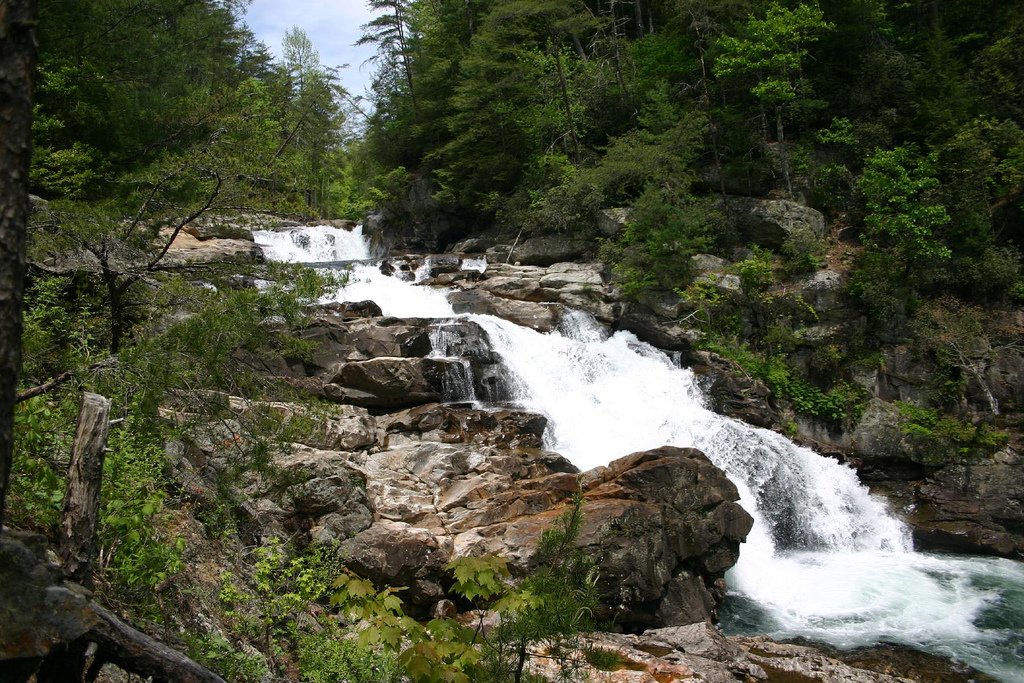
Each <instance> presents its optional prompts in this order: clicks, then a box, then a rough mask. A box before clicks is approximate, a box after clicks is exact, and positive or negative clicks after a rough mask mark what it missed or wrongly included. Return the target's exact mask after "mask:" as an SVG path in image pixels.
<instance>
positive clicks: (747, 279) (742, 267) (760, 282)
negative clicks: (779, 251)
mask: <svg viewBox="0 0 1024 683" xmlns="http://www.w3.org/2000/svg"><path fill="white" fill-rule="evenodd" d="M753 252H754V253H753V255H752V256H751V257H750V258H748V259H745V260H743V261H740V262H739V263H737V264H736V270H737V272H738V273H739V276H740V287H742V288H743V292H744V293H745V294H747V295H757V294H761V293H763V292H764V291H765V290H767V289H768V288H769V287H771V286H772V285H773V284H775V264H774V263H773V260H772V253H771V252H770V251H768V250H766V249H761V248H760V247H757V246H755V247H754V248H753Z"/></svg>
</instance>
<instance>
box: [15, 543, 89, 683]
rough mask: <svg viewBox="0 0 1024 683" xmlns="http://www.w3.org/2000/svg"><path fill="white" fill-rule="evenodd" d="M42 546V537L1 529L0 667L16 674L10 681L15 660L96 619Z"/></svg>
mask: <svg viewBox="0 0 1024 683" xmlns="http://www.w3.org/2000/svg"><path fill="white" fill-rule="evenodd" d="M46 547H47V546H46V538H45V537H43V536H33V535H27V534H17V533H15V532H11V531H9V530H6V529H5V530H4V532H3V535H0V671H4V672H9V673H11V674H15V676H14V679H13V680H22V679H21V678H18V677H17V675H16V674H17V673H18V672H19V668H18V667H19V662H18V661H17V660H24V661H25V663H26V664H31V663H32V660H35V659H36V658H39V657H45V656H46V655H48V654H50V652H51V651H53V650H54V648H56V647H59V646H60V645H62V644H67V643H70V642H72V641H74V640H75V639H77V638H78V637H79V636H82V635H84V634H85V633H86V632H87V631H89V630H90V629H91V628H92V627H93V626H95V625H96V623H98V621H99V620H98V618H97V616H96V614H95V613H94V612H93V611H92V609H90V607H89V602H88V600H87V599H86V597H85V592H84V591H82V590H81V589H80V588H79V589H77V590H76V589H75V587H73V586H70V585H65V584H64V582H63V579H62V574H61V570H60V567H58V566H56V565H54V564H51V563H50V562H49V560H48V559H47V555H46ZM12 660H13V661H12ZM32 671H33V669H32V668H31V666H30V667H29V668H28V669H27V670H26V671H25V672H24V675H25V677H26V678H27V676H28V674H29V673H31V672H32ZM0 678H3V676H2V675H0Z"/></svg>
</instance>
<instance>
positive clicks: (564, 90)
mask: <svg viewBox="0 0 1024 683" xmlns="http://www.w3.org/2000/svg"><path fill="white" fill-rule="evenodd" d="M552 49H554V51H555V69H557V71H558V86H559V90H560V91H561V95H562V107H563V108H564V109H565V135H566V137H567V138H568V139H569V140H570V141H572V155H571V158H572V161H573V163H574V164H578V163H579V161H580V141H579V138H577V137H576V122H575V121H574V120H573V116H572V102H571V101H570V100H569V87H568V85H567V84H566V82H565V69H564V68H563V67H562V51H561V50H560V49H559V47H558V39H557V36H555V37H554V40H553V42H552Z"/></svg>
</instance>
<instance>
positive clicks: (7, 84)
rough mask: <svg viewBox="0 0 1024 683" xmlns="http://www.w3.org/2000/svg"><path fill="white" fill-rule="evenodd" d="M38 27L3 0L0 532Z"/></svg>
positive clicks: (26, 10) (17, 350)
mask: <svg viewBox="0 0 1024 683" xmlns="http://www.w3.org/2000/svg"><path fill="white" fill-rule="evenodd" d="M35 26H36V6H35V2H34V1H33V0H0V207H2V208H0V531H2V529H3V520H4V509H5V505H6V500H7V486H8V482H9V480H10V476H11V453H12V449H13V447H14V434H13V426H14V402H15V399H16V394H17V390H18V375H19V373H20V371H21V330H22V303H23V297H24V288H25V233H26V226H27V224H28V215H29V201H28V174H29V165H30V163H31V159H32V132H31V130H32V86H33V79H34V72H35V64H36V36H35Z"/></svg>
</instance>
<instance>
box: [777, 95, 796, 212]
mask: <svg viewBox="0 0 1024 683" xmlns="http://www.w3.org/2000/svg"><path fill="white" fill-rule="evenodd" d="M775 139H776V140H777V141H778V145H779V165H780V166H782V179H783V180H784V181H785V183H786V194H788V195H789V196H790V197H792V196H793V181H792V180H791V179H790V177H789V152H787V151H786V135H785V132H784V131H783V130H782V107H775Z"/></svg>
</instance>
